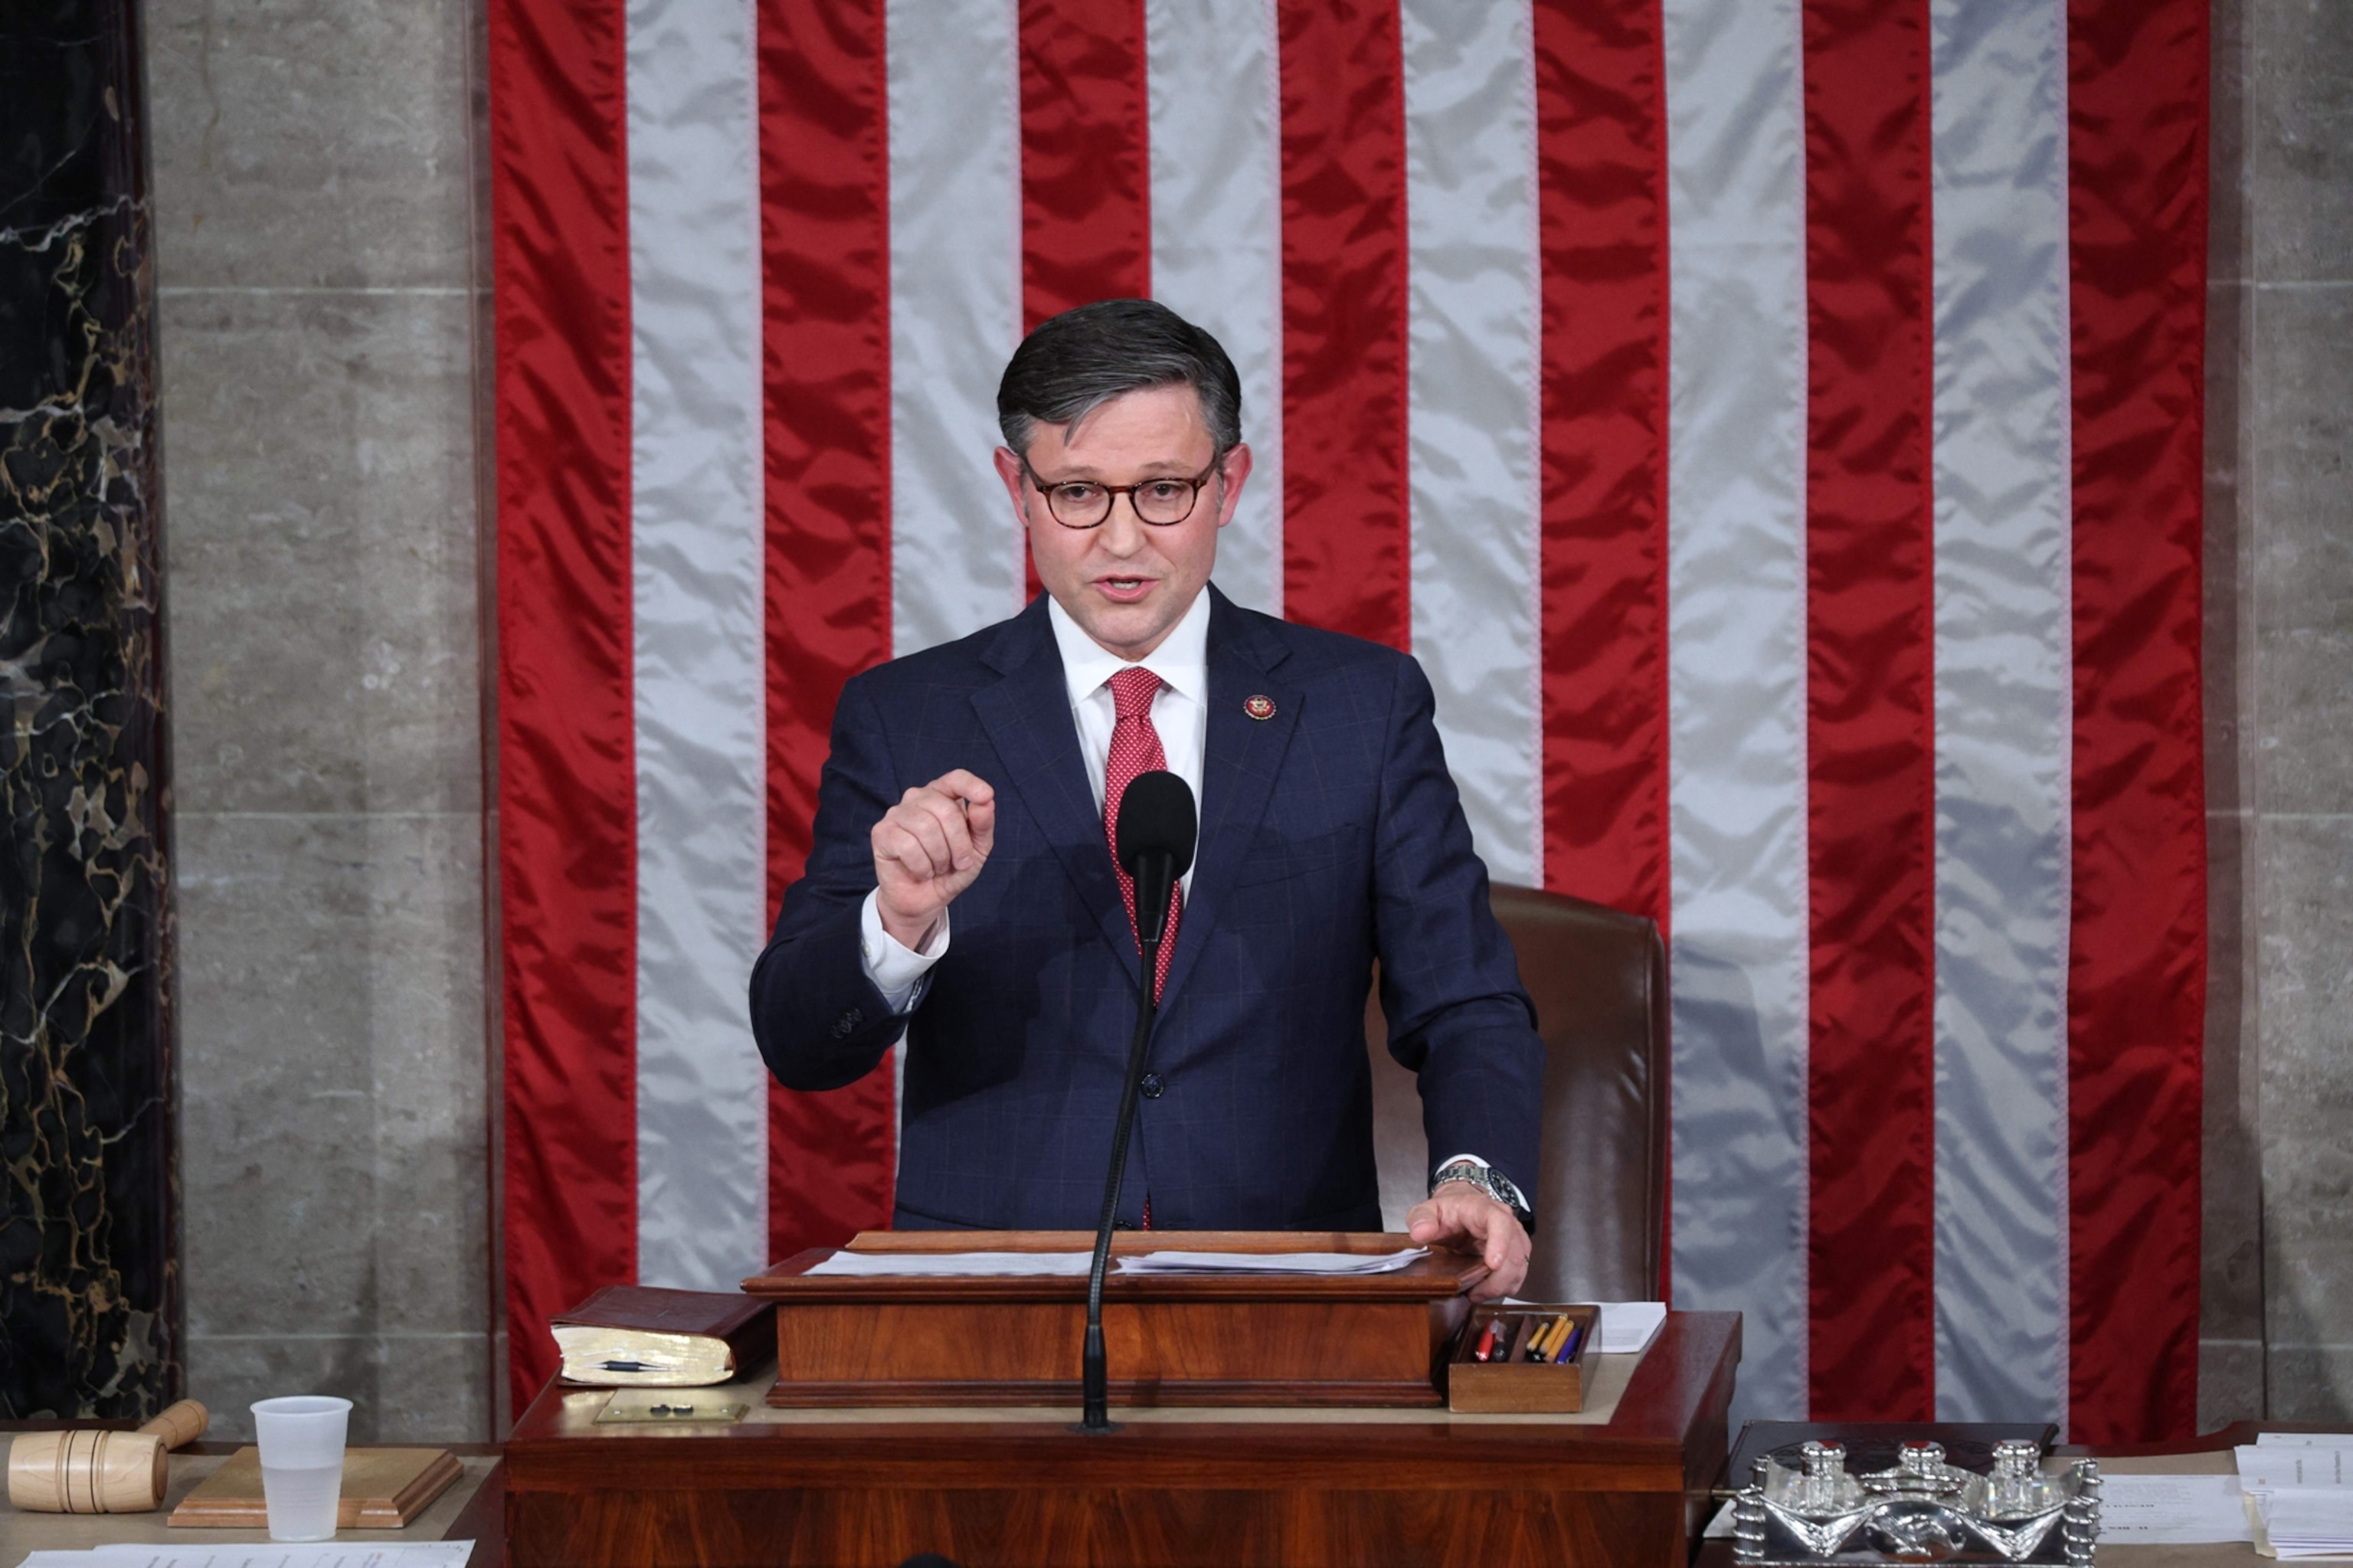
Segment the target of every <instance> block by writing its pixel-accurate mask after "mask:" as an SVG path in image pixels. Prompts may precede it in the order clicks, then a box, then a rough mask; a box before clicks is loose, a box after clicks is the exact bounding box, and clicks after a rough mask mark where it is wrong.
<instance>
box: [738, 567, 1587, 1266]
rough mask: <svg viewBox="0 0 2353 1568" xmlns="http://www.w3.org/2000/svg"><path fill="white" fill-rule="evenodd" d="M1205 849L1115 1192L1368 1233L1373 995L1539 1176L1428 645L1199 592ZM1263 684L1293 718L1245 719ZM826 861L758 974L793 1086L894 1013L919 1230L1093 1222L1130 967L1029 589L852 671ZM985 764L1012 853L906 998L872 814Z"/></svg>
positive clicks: (823, 790) (1523, 1021) (1529, 1036)
mask: <svg viewBox="0 0 2353 1568" xmlns="http://www.w3.org/2000/svg"><path fill="white" fill-rule="evenodd" d="M1208 591H1209V593H1210V594H1211V595H1212V600H1211V609H1210V616H1209V633H1208V686H1209V700H1208V735H1207V743H1206V748H1205V751H1206V754H1205V766H1204V770H1203V777H1202V789H1201V802H1200V805H1201V840H1200V851H1199V854H1198V860H1197V862H1196V864H1195V869H1194V874H1193V885H1192V889H1191V892H1190V895H1189V896H1188V897H1187V901H1186V905H1185V913H1184V919H1183V921H1182V923H1181V926H1180V927H1179V931H1178V935H1177V941H1176V952H1175V954H1174V955H1173V957H1172V959H1171V960H1170V968H1169V971H1168V981H1167V986H1166V990H1165V991H1164V992H1163V993H1162V998H1161V1012H1160V1017H1159V1021H1158V1023H1157V1025H1156V1027H1155V1031H1154V1033H1153V1038H1152V1044H1151V1053H1150V1055H1149V1057H1148V1059H1147V1063H1146V1065H1147V1067H1148V1068H1149V1070H1150V1071H1151V1073H1152V1074H1154V1075H1155V1076H1156V1078H1157V1080H1158V1085H1157V1086H1158V1093H1157V1095H1156V1096H1155V1097H1149V1098H1146V1099H1144V1100H1143V1101H1141V1102H1140V1107H1139V1115H1138V1118H1137V1122H1136V1137H1135V1141H1134V1163H1133V1164H1131V1165H1130V1167H1129V1170H1128V1180H1127V1182H1126V1186H1125V1196H1124V1203H1123V1207H1124V1217H1125V1218H1127V1219H1128V1220H1130V1221H1133V1220H1134V1219H1135V1217H1136V1215H1137V1212H1138V1210H1139V1209H1140V1207H1141V1205H1142V1202H1143V1200H1144V1198H1145V1194H1146V1193H1147V1192H1148V1193H1149V1194H1150V1196H1151V1199H1152V1219H1153V1224H1155V1226H1158V1227H1164V1228H1169V1229H1196V1228H1198V1229H1222V1228H1235V1229H1269V1230H1281V1229H1326V1228H1330V1229H1345V1230H1377V1229H1379V1228H1380V1203H1379V1191H1378V1185H1377V1179H1376V1175H1375V1170H1374V1160H1373V1145H1372V1098H1371V1079H1370V1076H1369V1070H1368V1065H1367V1063H1366V1055H1365V1031H1364V1009H1365V996H1366V990H1367V988H1368V987H1369V985H1370V983H1371V979H1372V968H1373V960H1374V959H1375V958H1378V959H1379V960H1380V976H1381V1001H1382V1006H1383V1009H1384V1011H1385V1012H1386V1013H1387V1015H1388V1020H1389V1024H1390V1037H1389V1038H1390V1044H1389V1048H1390V1050H1391V1051H1393V1052H1395V1053H1396V1054H1397V1056H1398V1060H1399V1061H1401V1062H1402V1063H1403V1064H1404V1065H1407V1066H1408V1067H1410V1068H1414V1069H1416V1070H1418V1071H1419V1075H1420V1086H1421V1099H1422V1115H1423V1121H1424V1125H1425V1126H1426V1127H1427V1128H1428V1130H1429V1134H1430V1153H1431V1155H1432V1156H1433V1158H1439V1159H1442V1158H1444V1157H1446V1156H1448V1155H1450V1154H1454V1153H1458V1152H1464V1151H1468V1152H1471V1153H1475V1154H1478V1155H1480V1156H1482V1158H1484V1159H1486V1160H1489V1161H1491V1162H1492V1163H1493V1164H1494V1165H1495V1166H1496V1167H1498V1168H1499V1169H1500V1170H1502V1171H1503V1172H1504V1174H1506V1175H1508V1176H1510V1177H1511V1178H1512V1179H1513V1180H1514V1181H1516V1182H1518V1183H1519V1185H1520V1186H1521V1188H1522V1189H1523V1190H1524V1191H1526V1190H1533V1189H1534V1186H1535V1174H1536V1128H1537V1116H1538V1107H1539V1105H1540V1103H1541V1098H1542V1097H1541V1093H1540V1089H1541V1086H1542V1083H1543V1075H1544V1055H1543V1045H1542V1044H1541V1043H1540V1042H1539V1040H1538V1039H1537V1036H1536V1033H1535V1013H1534V1010H1533V1008H1532V1007H1531V1006H1530V1004H1529V1001H1528V999H1527V994H1526V993H1525V991H1523V990H1522V989H1521V987H1520V981H1519V971H1518V969H1517V967H1516V965H1515V962H1514V958H1513V953H1512V948H1511V946H1510V943H1509V942H1508V940H1507V939H1506V938H1504V934H1503V932H1502V931H1501V930H1500V929H1499V928H1498V927H1497V926H1496V924H1495V921H1494V918H1493V916H1492V915H1491V914H1490V913H1489V912H1488V908H1487V874H1486V868H1485V867H1484V866H1483V865H1482V863H1480V861H1479V859H1478V857H1477V856H1475V855H1474V854H1473V853H1472V849H1471V832H1470V828H1469V826H1468V824H1467V823H1466V822H1465V821H1463V816H1462V809H1461V800H1460V799H1459V797H1458V796H1457V794H1456V792H1455V789H1454V784H1453V781H1452V779H1450V778H1449V777H1448V775H1447V771H1446V766H1445V760H1444V758H1443V757H1442V756H1441V754H1440V746H1439V739H1438V732H1437V730H1436V728H1435V727H1434V726H1433V725H1432V723H1431V716H1430V715H1431V697H1430V683H1429V682H1428V680H1427V679H1426V678H1425V677H1424V676H1423V675H1422V673H1421V669H1420V666H1419V665H1418V664H1416V663H1415V662H1413V661H1412V660H1411V659H1409V658H1408V657H1406V656H1405V655H1403V654H1401V653H1398V652H1395V651H1394V650H1391V649H1388V648H1384V647H1381V646H1380V645H1378V644H1377V643H1372V642H1366V641H1360V640H1358V639H1356V638H1352V637H1344V636H1340V635H1338V634H1336V633H1333V632H1328V631H1318V630H1314V629H1312V628H1308V627H1303V626H1294V625H1292V624H1289V623H1287V622H1284V621H1280V620H1273V619H1271V618H1270V617H1267V616H1263V615H1260V614H1257V613H1255V612H1253V611H1250V610H1246V609H1240V608H1238V607H1237V606H1235V605H1234V604H1233V603H1232V602H1231V601H1230V600H1229V599H1226V598H1225V597H1224V596H1223V595H1221V594H1219V593H1217V590H1216V589H1214V588H1212V589H1209V590H1208ZM1252 696H1264V697H1268V698H1271V699H1272V701H1273V704H1274V715H1273V716H1272V717H1271V718H1269V719H1265V720H1257V719H1253V718H1251V717H1250V716H1249V715H1248V714H1246V713H1245V711H1244V706H1243V705H1244V702H1245V700H1246V699H1248V698H1250V697H1252ZM832 744H833V755H832V757H831V758H829V759H828V761H827V763H826V767H825V776H824V779H823V781H822V784H821V785H820V788H819V791H818V813H817V825H816V846H815V849H814V851H813V853H811V855H810V858H809V862H808V868H807V874H806V875H804V876H803V878H802V879H801V880H800V881H799V882H797V883H796V884H794V885H793V886H792V887H791V888H790V889H789V890H788V891H787V892H786V895H785V902H784V909H783V913H782V915H781V916H780V917H779V918H778V920H777V922H776V937H775V939H774V941H772V942H771V943H770V944H769V946H768V948H767V950H766V951H765V952H764V953H762V954H761V955H760V960H759V963H758V964H757V966H756V967H754V969H753V971H752V1023H753V1032H754V1034H755V1035H756V1036H757V1037H758V1040H759V1044H760V1052H761V1054H762V1055H763V1056H764V1057H765V1059H766V1060H767V1063H768V1065H769V1067H770V1069H771V1070H772V1071H774V1073H775V1074H776V1077H777V1078H778V1080H779V1081H781V1082H782V1083H784V1084H785V1085H786V1086H789V1087H793V1088H799V1089H826V1088H834V1087H838V1086H842V1085H845V1084H849V1083H850V1082H852V1081H854V1080H856V1079H857V1078H859V1077H860V1076H862V1075H865V1074H866V1073H868V1072H869V1071H871V1069H872V1068H873V1067H874V1066H875V1065H876V1064H877V1063H878V1062H879V1061H880V1060H881V1056H882V1054H883V1053H884V1051H886V1050H887V1049H888V1048H889V1047H890V1045H891V1043H892V1041H893V1040H894V1039H896V1038H898V1036H899V1034H900V1032H901V1031H902V1029H903V1030H904V1031H905V1032H906V1039H907V1051H906V1086H905V1099H904V1103H903V1106H902V1120H903V1128H904V1130H903V1136H902V1144H901V1151H900V1163H899V1184H898V1202H899V1212H898V1213H897V1215H896V1217H895V1220H894V1223H895V1224H899V1225H902V1226H910V1227H920V1226H923V1225H926V1224H930V1225H958V1226H975V1227H1005V1228H1050V1229H1077V1230H1091V1229H1092V1228H1093V1226H1094V1224H1095V1221H1096V1217H1097V1215H1098V1214H1099V1213H1101V1211H1102V1207H1103V1170H1104V1166H1105V1163H1106V1162H1107V1160H1108V1159H1109V1157H1110V1150H1111V1135H1112V1123H1113V1119H1114V1118H1115V1117H1116V1115H1117V1112H1118V1104H1119V1090H1120V1081H1121V1076H1122V1073H1123V1070H1124V1065H1125V1058H1126V1052H1127V1043H1128V1037H1129V1035H1130V1034H1131V1033H1133V1031H1134V1017H1135V1002H1136V987H1137V985H1138V983H1139V979H1140V969H1139V965H1138V959H1137V954H1136V948H1135V938H1134V934H1133V933H1132V932H1131V930H1130V928H1129V927H1128V922H1127V916H1126V913H1125V911H1124V909H1123V907H1122V906H1121V903H1120V895H1119V887H1118V884H1117V882H1116V881H1115V880H1114V878H1113V872H1112V862H1111V855H1110V853H1109V851H1108V850H1107V849H1106V848H1105V847H1104V842H1103V821H1102V818H1101V817H1100V816H1099V815H1098V814H1097V811H1096V809H1095V804H1094V797H1093V792H1092V787H1091V785H1090V783H1089V780H1088V779H1087V777H1086V773H1085V764H1084V762H1083V761H1082V753H1081V751H1080V749H1079V738H1078V731H1077V728H1076V726H1075V724H1074V722H1073V721H1072V718H1071V704H1070V695H1069V692H1068V689H1067V687H1066V685H1065V683H1064V680H1063V676H1062V662H1061V657H1060V652H1058V650H1057V649H1056V647H1055V643H1054V636H1053V630H1052V627H1051V625H1050V623H1049V621H1048V620H1047V618H1046V599H1044V598H1043V597H1042V596H1041V597H1039V599H1037V600H1036V601H1035V602H1034V603H1032V604H1031V605H1030V606H1029V609H1027V610H1026V611H1024V612H1023V613H1022V614H1020V615H1018V616H1017V617H1015V618H1014V619H1013V620H1008V621H1004V622H1002V623H1000V624H998V625H996V626H993V627H990V628H988V629H987V630H984V631H980V632H977V633H976V634H974V635H973V636H970V637H967V638H965V639H964V640H963V641H958V642H952V643H949V644H946V645H945V646H943V647H939V648H934V649H930V650H928V651H926V652H921V653H915V654H911V655H909V656H908V657H906V658H904V659H900V660H896V661H894V662H891V663H889V664H885V665H882V666H881V667H880V668H878V669H875V670H871V671H869V672H867V673H865V674H862V675H860V676H859V677H857V678H856V679H855V680H853V681H851V682H850V683H849V684H848V685H847V686H846V687H845V688H844V689H843V691H842V694H841V701H840V705H839V707H838V708H837V709H836V711H835V714H834V721H833V742H832ZM951 768H970V769H971V770H972V771H973V772H975V773H976V774H978V775H979V776H980V777H981V778H983V779H987V780H988V781H989V782H990V783H991V784H992V785H994V786H995V787H996V789H997V843H996V847H995V849H994V851H993V852H992V853H991V854H990V856H989V859H988V863H987V866H986V867H984V868H983V870H982V872H981V874H980V875H979V877H978V878H977V879H976V880H975V881H974V883H973V885H971V887H969V888H968V889H966V890H965V893H964V895H962V896H961V897H959V898H958V899H957V900H956V901H955V905H954V906H952V908H951V911H950V916H949V919H950V932H951V934H950V938H949V942H948V951H947V953H946V955H945V956H944V958H943V959H941V960H940V962H939V963H938V964H936V965H935V966H934V968H933V969H932V972H931V977H930V985H929V989H928V990H927V991H922V992H919V993H918V996H919V1000H918V1001H916V1003H915V1004H914V1007H913V1012H912V1014H911V1015H909V1016H900V1017H893V1016H892V1015H891V1013H890V1012H889V1011H888V1009H887V1008H886V1007H885V1005H884V1003H883V1001H882V998H881V993H880V992H879V991H876V990H875V988H874V986H873V985H872V983H871V982H870V981H869V980H867V979H866V976H865V971H864V968H863V966H862V965H861V963H860V957H859V915H860V905H861V903H862V902H863V901H864V899H865V896H866V895H867V893H868V892H869V891H871V889H872V888H873V886H874V867H873V857H872V853H871V847H870V844H869V833H870V832H871V829H872V827H873V825H874V823H875V822H876V821H878V820H880V818H881V815H882V813H883V812H884V811H885V810H887V809H889V807H890V806H892V804H895V803H896V802H897V800H898V799H899V797H900V795H901V794H902V792H903V791H904V790H906V789H908V788H910V787H912V786H914V785H918V784H923V783H928V782H929V781H930V780H932V779H935V778H937V777H939V776H940V775H941V774H943V773H945V772H947V771H948V770H949V769H951Z"/></svg>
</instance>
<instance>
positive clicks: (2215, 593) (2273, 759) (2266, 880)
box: [2199, 0, 2353, 1426]
mask: <svg viewBox="0 0 2353 1568" xmlns="http://www.w3.org/2000/svg"><path fill="white" fill-rule="evenodd" d="M2214 22H2215V73H2214V141H2213V150H2214V175H2213V230H2212V248H2211V292H2210V295H2209V308H2210V312H2211V316H2210V321H2211V326H2210V331H2209V334H2208V355H2209V362H2208V386H2209V392H2208V398H2207V409H2208V464H2207V470H2208V486H2207V505H2208V518H2207V556H2206V569H2207V620H2206V658H2207V723H2208V727H2209V737H2210V738H2209V746H2208V770H2207V789H2208V804H2209V809H2210V811H2211V815H2210V817H2209V819H2208V842H2209V844H2210V853H2211V862H2212V868H2213V873H2212V875H2213V881H2212V895H2213V896H2212V915H2213V930H2214V939H2213V982H2214V983H2213V992H2212V1006H2211V1010H2210V1014H2209V1025H2208V1049H2207V1064H2208V1095H2207V1128H2206V1260H2207V1261H2206V1284H2205V1298H2204V1302H2203V1319H2204V1333H2205V1336H2206V1339H2205V1344H2204V1347H2203V1350H2204V1353H2203V1355H2202V1356H2201V1358H2200V1369H2201V1377H2200V1400H2199V1403H2200V1415H2201V1417H2202V1418H2203V1421H2202V1424H2203V1425H2210V1426H2211V1425H2214V1424H2216V1423H2218V1422H2220V1421H2222V1420H2227V1419H2230V1418H2232V1417H2235V1416H2241V1415H2253V1414H2264V1413H2268V1414H2271V1415H2274V1416H2278V1417H2283V1418H2290V1419H2302V1420H2316V1421H2318V1420H2328V1421H2342V1420H2345V1419H2346V1418H2347V1417H2348V1414H2353V1017H2348V1009H2349V1008H2353V493H2348V462H2347V457H2348V451H2353V4H2348V0H2216V4H2215V6H2214Z"/></svg>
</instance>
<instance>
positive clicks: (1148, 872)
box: [1079, 771, 1200, 1432]
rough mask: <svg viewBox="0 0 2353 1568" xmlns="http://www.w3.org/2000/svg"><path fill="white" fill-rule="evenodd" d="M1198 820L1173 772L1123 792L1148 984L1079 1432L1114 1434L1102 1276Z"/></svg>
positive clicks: (1124, 841) (1114, 1169) (1091, 1323)
mask: <svg viewBox="0 0 2353 1568" xmlns="http://www.w3.org/2000/svg"><path fill="white" fill-rule="evenodd" d="M1199 834H1200V821H1199V818H1198V815H1197V814H1196V813H1195V810H1194V807H1193V791H1192V789H1191V788H1190V787H1188V786H1187V784H1186V782H1185V780H1183V779H1179V778H1177V777H1176V775H1175V774H1174V773H1166V772H1156V771H1155V772H1151V773H1139V774H1137V775H1136V776H1135V777H1134V779H1131V780H1129V781H1128V786H1127V789H1126V791H1125V792H1124V794H1122V795H1121V796H1120V800H1119V817H1118V820H1117V823H1116V826H1115V827H1114V828H1113V839H1114V840H1115V841H1116V842H1117V843H1118V846H1119V863H1120V868H1121V869H1122V870H1124V871H1125V872H1126V873H1127V874H1128V875H1129V876H1130V877H1132V878H1134V882H1135V932H1136V940H1137V943H1138V945H1139V946H1140V947H1141V948H1142V949H1143V951H1142V959H1143V964H1142V968H1141V970H1140V973H1141V975H1142V979H1143V983H1142V984H1141V985H1139V986H1138V987H1137V988H1136V1004H1135V1033H1134V1034H1133V1035H1132V1036H1130V1037H1129V1040H1128V1045H1127V1076H1126V1078H1125V1079H1124V1081H1123V1082H1122V1084H1121V1086H1120V1092H1119V1118H1118V1120H1117V1121H1116V1122H1114V1123H1113V1126H1112V1135H1111V1170H1110V1171H1109V1173H1108V1174H1107V1175H1106V1176H1105V1177H1104V1179H1103V1218H1102V1220H1101V1221H1100V1222H1099V1223H1098V1224H1096V1226H1095V1254H1094V1261H1093V1264H1092V1266H1090V1267H1089V1268H1088V1270H1087V1337H1086V1343H1085V1345H1084V1347H1083V1348H1082V1351H1081V1352H1080V1390H1081V1396H1082V1415H1081V1417H1080V1421H1079V1430H1080V1431H1082V1432H1109V1431H1111V1430H1112V1424H1111V1416H1110V1400H1111V1373H1110V1369H1109V1366H1108V1363H1107V1362H1106V1360H1105V1357H1104V1352H1103V1275H1104V1273H1105V1272H1106V1271H1107V1270H1108V1269H1109V1268H1110V1266H1111V1236H1112V1229H1113V1225H1114V1224H1116V1223H1117V1221H1118V1219H1119V1197H1120V1188H1121V1185H1122V1184H1123V1183H1124V1181H1126V1178H1127V1145H1128V1140H1129V1139H1131V1138H1132V1137H1133V1136H1134V1131H1135V1099H1136V1091H1137V1088H1138V1086H1140V1085H1141V1084H1142V1083H1143V1081H1144V1057H1145V1048H1146V1047H1147V1046H1148V1045H1149V1044H1151V1040H1152V1022H1153V1019H1154V1018H1155V1016H1156V1014H1157V1012H1158V1011H1159V999H1158V998H1157V997H1155V995H1154V994H1153V979H1154V977H1155V975H1157V974H1158V973H1159V969H1160V942H1161V938H1162V937H1163V936H1164V935H1165V934H1166V932H1167V929H1168V900H1169V895H1170V894H1171V893H1172V892H1174V891H1175V890H1176V879H1177V878H1178V877H1180V876H1182V875H1184V874H1185V873H1186V872H1187V870H1189V869H1190V868H1191V866H1192V864H1193V846H1194V843H1195V842H1196V840H1197V839H1198V837H1199Z"/></svg>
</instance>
